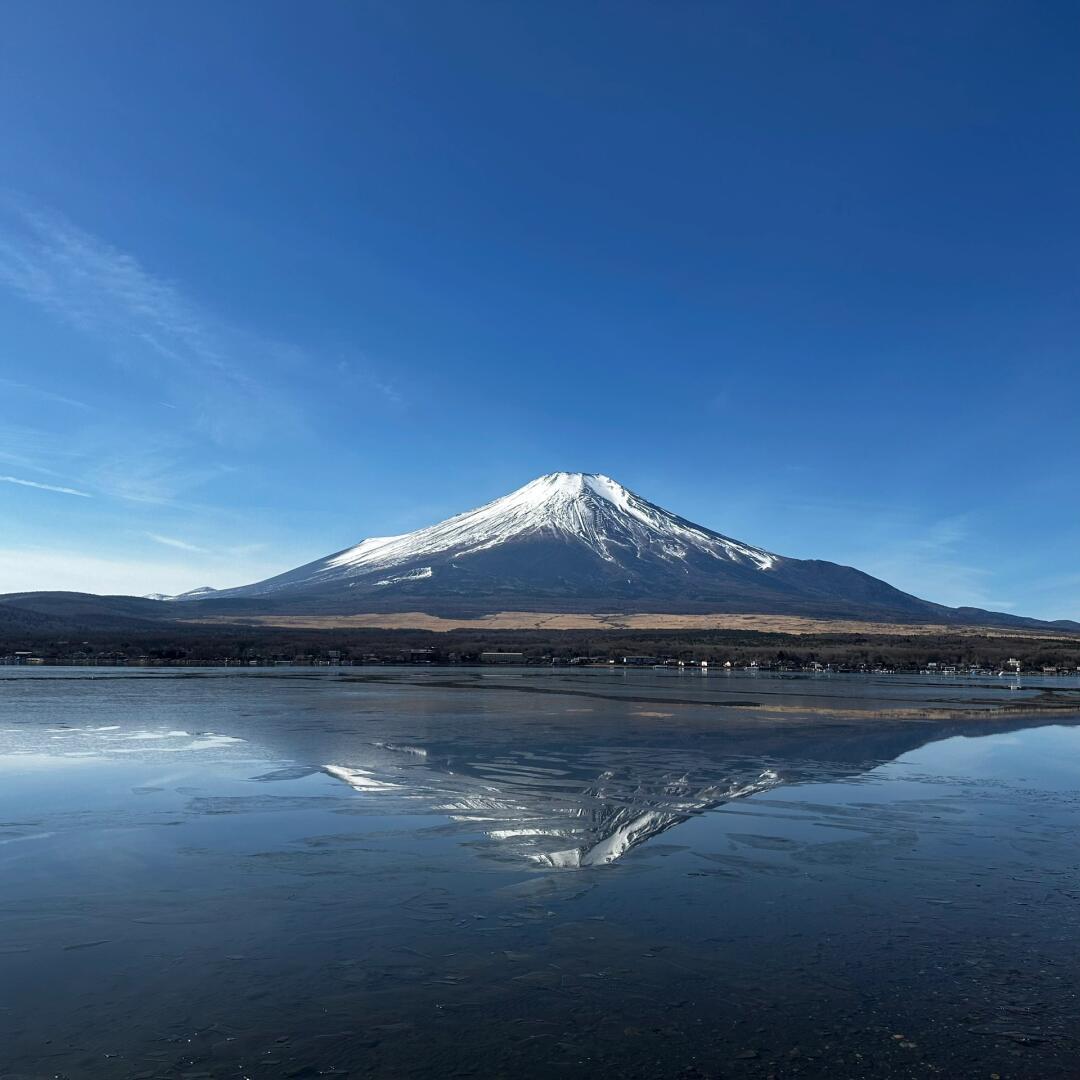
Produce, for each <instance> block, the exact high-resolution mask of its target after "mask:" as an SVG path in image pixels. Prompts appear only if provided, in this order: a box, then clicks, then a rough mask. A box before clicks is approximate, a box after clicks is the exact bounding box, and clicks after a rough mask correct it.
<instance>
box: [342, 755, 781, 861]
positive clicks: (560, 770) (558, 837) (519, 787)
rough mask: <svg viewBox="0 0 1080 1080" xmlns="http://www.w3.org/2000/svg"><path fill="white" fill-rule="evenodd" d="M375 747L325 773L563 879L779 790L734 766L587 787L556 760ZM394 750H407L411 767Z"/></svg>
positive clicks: (641, 771)
mask: <svg viewBox="0 0 1080 1080" xmlns="http://www.w3.org/2000/svg"><path fill="white" fill-rule="evenodd" d="M374 747H375V748H374V752H372V751H368V752H367V753H366V754H365V756H364V762H363V766H360V767H358V766H356V765H348V766H346V765H326V766H323V771H324V772H326V773H327V774H328V775H330V776H333V777H335V778H336V779H338V780H343V781H344V782H345V783H347V784H348V785H349V786H350V787H352V788H353V789H354V790H356V791H359V792H363V793H365V794H369V793H383V794H384V795H387V796H389V795H396V796H397V797H398V798H405V799H409V800H410V801H412V802H413V803H414V805H415V802H417V801H419V802H421V803H422V804H423V805H424V807H425V811H430V812H435V813H442V814H446V815H447V816H448V817H449V818H450V820H451V821H454V822H458V823H460V824H461V825H462V826H463V827H465V828H468V829H469V830H470V831H471V832H473V833H477V832H479V833H482V834H483V835H485V836H486V837H488V839H490V840H493V841H496V842H497V843H498V844H499V845H500V847H501V848H502V849H503V850H504V851H506V852H508V853H511V854H513V855H514V856H516V857H517V858H521V859H526V860H528V861H530V862H533V863H536V864H539V865H541V866H549V867H554V868H560V869H579V868H583V867H595V866H607V865H610V864H611V863H614V862H616V861H618V860H619V859H621V858H622V857H623V856H624V855H625V854H626V853H627V852H628V851H630V850H631V848H634V847H637V846H638V845H639V844H643V843H645V841H647V840H649V839H651V838H652V837H654V836H657V835H659V834H660V833H662V832H665V831H666V830H667V829H670V828H672V827H674V826H676V825H678V824H680V823H681V822H683V821H686V820H687V819H688V818H690V817H692V816H694V815H695V814H700V813H703V812H705V811H707V810H711V809H713V808H715V807H718V806H722V805H723V804H724V803H726V802H730V801H731V800H733V799H742V798H746V797H747V796H749V795H753V794H755V793H756V792H759V791H765V790H767V789H768V788H771V787H775V786H776V785H777V784H780V783H781V779H780V776H779V775H778V774H777V773H776V772H774V771H773V770H772V769H764V770H762V771H755V772H753V773H751V774H750V776H749V777H747V776H745V775H744V776H742V777H740V776H739V775H738V771H739V769H738V766H736V769H735V771H734V773H728V772H727V771H726V769H725V773H721V774H720V776H716V775H715V774H713V775H710V770H709V769H708V768H702V763H700V762H698V763H697V764H696V767H693V768H692V769H691V773H690V774H687V773H686V772H683V771H681V770H680V769H678V767H677V766H675V760H677V758H676V759H672V758H667V759H664V758H662V757H661V758H650V757H648V756H644V757H636V758H633V759H627V760H624V761H623V762H622V763H621V764H620V767H619V768H617V769H616V770H604V771H603V772H601V773H600V774H599V776H597V775H596V774H593V775H594V778H593V780H592V781H591V782H590V781H589V780H588V779H586V778H584V777H581V778H580V779H578V780H575V779H572V778H571V777H572V772H571V770H569V769H567V768H565V767H555V768H552V767H550V759H548V761H545V764H544V765H541V764H539V763H538V761H537V760H536V759H533V758H529V757H526V758H525V759H515V758H514V757H513V756H512V755H511V756H509V757H500V758H498V759H496V760H494V761H486V762H485V761H482V760H477V759H476V758H472V759H471V760H470V759H467V760H466V761H464V762H463V761H460V760H454V759H445V760H443V759H440V758H438V757H435V758H433V757H432V756H431V754H430V753H429V752H428V751H423V750H421V749H420V748H419V747H404V746H393V747H391V746H390V745H389V744H387V743H377V744H374ZM388 750H390V751H402V750H404V751H405V753H406V754H408V755H409V756H410V757H412V758H413V760H412V761H409V760H408V759H405V760H402V758H401V757H400V756H398V755H397V754H394V753H389V754H388V753H387V751H388ZM673 766H675V767H673ZM758 768H759V769H760V766H758ZM578 775H579V776H580V773H579V774H578Z"/></svg>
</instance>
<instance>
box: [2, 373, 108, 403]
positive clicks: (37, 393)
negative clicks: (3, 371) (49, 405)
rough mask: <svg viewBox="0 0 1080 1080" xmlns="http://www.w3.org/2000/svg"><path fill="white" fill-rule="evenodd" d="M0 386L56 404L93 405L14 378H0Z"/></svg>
mask: <svg viewBox="0 0 1080 1080" xmlns="http://www.w3.org/2000/svg"><path fill="white" fill-rule="evenodd" d="M0 386H2V387H3V388H4V389H5V390H9V391H13V392H15V393H18V394H26V395H27V396H28V397H33V398H38V399H40V400H41V401H52V402H55V403H56V404H57V405H69V406H71V408H73V409H86V410H89V409H93V406H92V405H88V404H87V403H86V402H85V401H79V400H78V399H77V398H71V397H65V396H64V395H63V394H57V393H54V392H53V391H52V390H46V389H44V387H41V386H30V385H29V384H28V383H22V382H16V381H15V380H14V379H0Z"/></svg>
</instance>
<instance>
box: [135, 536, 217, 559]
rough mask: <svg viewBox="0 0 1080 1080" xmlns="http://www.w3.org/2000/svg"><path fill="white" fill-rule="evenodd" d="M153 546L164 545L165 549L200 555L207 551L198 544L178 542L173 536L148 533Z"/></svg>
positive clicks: (184, 541)
mask: <svg viewBox="0 0 1080 1080" xmlns="http://www.w3.org/2000/svg"><path fill="white" fill-rule="evenodd" d="M146 535H147V536H148V537H149V538H150V539H151V540H153V541H154V543H155V544H164V545H165V547H171V548H178V549H179V550H180V551H194V552H198V553H199V554H201V555H205V554H207V549H206V548H204V547H199V545H198V544H189V543H188V542H187V541H186V540H179V539H177V538H176V537H175V536H162V535H161V533H152V532H148V533H147V534H146Z"/></svg>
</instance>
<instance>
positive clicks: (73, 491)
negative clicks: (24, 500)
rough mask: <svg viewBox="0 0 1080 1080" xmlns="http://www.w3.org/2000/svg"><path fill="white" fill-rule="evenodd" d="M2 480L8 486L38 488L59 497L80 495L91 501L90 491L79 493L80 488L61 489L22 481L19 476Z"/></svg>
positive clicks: (51, 485)
mask: <svg viewBox="0 0 1080 1080" xmlns="http://www.w3.org/2000/svg"><path fill="white" fill-rule="evenodd" d="M0 480H2V481H4V483H6V484H18V485H19V486H20V487H28V488H37V489H38V491H55V492H56V493H57V494H58V495H78V496H79V498H80V499H91V498H93V496H92V495H91V494H90V492H89V491H79V490H78V488H70V487H60V485H58V484H39V483H38V482H37V481H36V480H22V479H20V478H19V477H18V476H0Z"/></svg>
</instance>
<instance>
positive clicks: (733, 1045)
mask: <svg viewBox="0 0 1080 1080" xmlns="http://www.w3.org/2000/svg"><path fill="white" fill-rule="evenodd" d="M1011 685H1012V684H1007V683H1006V684H1003V683H1002V682H1001V681H995V680H985V681H982V682H979V681H978V680H957V679H952V680H934V679H922V678H903V677H895V676H894V677H889V678H880V679H872V678H862V677H841V676H830V677H817V678H811V677H797V678H791V677H788V678H772V677H767V676H733V677H730V678H724V677H722V676H715V677H712V676H711V677H708V678H702V677H700V676H697V675H690V674H689V673H687V674H684V675H679V674H678V673H675V672H668V671H651V670H645V671H630V672H627V671H618V672H608V671H603V670H601V671H540V670H537V669H521V670H519V671H504V670H499V671H490V670H477V671H469V670H466V669H461V668H455V669H445V670H439V669H434V668H432V669H400V670H394V669H360V670H356V671H353V670H349V669H342V670H312V669H295V670H281V669H276V670H272V671H263V670H253V671H243V672H229V671H212V670H207V671H197V670H171V671H153V670H139V671H130V670H123V669H118V670H102V669H85V670H79V669H46V670H36V671H35V670H15V669H7V670H2V669H0V875H2V878H0V880H2V882H3V891H2V894H0V974H2V983H0V985H3V987H4V988H5V994H4V996H3V999H2V1000H0V1076H4V1077H8V1076H35V1077H37V1076H41V1077H45V1076H49V1077H53V1076H68V1077H91V1078H96V1077H159V1076H161V1077H174V1076H175V1077H196V1076H213V1077H230V1076H236V1077H241V1076H264V1077H278V1076H282V1077H314V1076H319V1075H331V1076H341V1075H351V1076H430V1075H439V1076H458V1075H460V1076H469V1075H475V1076H507V1077H510V1076H515V1077H518V1076H552V1075H567V1076H578V1075H580V1076H584V1075H589V1076H610V1077H616V1076H619V1077H622V1076H630V1077H635V1076H640V1077H655V1076H682V1077H714V1076H715V1077H743V1076H745V1077H767V1076H785V1077H786V1076H805V1077H818V1076H820V1077H825V1076H830V1077H836V1076H856V1075H857V1076H871V1077H876V1076H881V1077H891V1076H897V1077H900V1076H903V1077H908V1076H924V1075H925V1076H952V1077H956V1076H964V1077H966V1076H972V1077H989V1076H991V1074H993V1073H997V1074H998V1075H999V1076H1001V1077H1053V1076H1061V1077H1072V1076H1076V1075H1077V1074H1078V1071H1080V1069H1078V1067H1077V1061H1078V1053H1080V1047H1078V1046H1077V1041H1076V1034H1075V1033H1076V1032H1077V1031H1080V1005H1078V998H1077V989H1076V988H1077V977H1078V975H1080V956H1078V951H1077V941H1078V940H1080V934H1078V931H1080V907H1078V904H1077V901H1078V899H1080V844H1078V843H1077V840H1076V835H1077V825H1078V824H1080V794H1078V789H1080V754H1078V751H1080V729H1078V728H1075V727H1072V726H1071V723H1070V721H1071V719H1072V718H1071V717H1061V718H1058V719H1056V721H1055V723H1054V724H1050V723H1048V722H1047V721H1045V720H1039V719H1032V718H1027V719H1026V718H1023V717H1020V716H1014V717H1010V718H998V719H996V720H993V721H991V722H986V721H981V722H980V721H972V720H970V719H965V718H964V713H965V710H967V709H970V706H971V703H972V702H973V701H974V702H989V703H996V702H999V701H1001V700H1002V699H1003V697H1008V698H1009V699H1010V700H1012V699H1013V698H1015V697H1017V696H1019V697H1021V698H1022V697H1023V696H1024V695H1034V694H1037V693H1041V692H1044V691H1045V689H1046V687H1047V685H1054V684H1052V683H1049V684H1048V683H1046V682H1044V681H1042V680H1040V681H1039V683H1038V685H1034V684H1032V685H1024V686H1021V687H1020V688H1019V689H1011V688H1010V687H1011ZM1060 686H1061V688H1062V689H1068V688H1069V687H1070V686H1075V680H1073V681H1072V682H1070V681H1068V680H1061V682H1060ZM763 703H771V704H772V705H773V706H774V708H773V710H772V711H771V712H768V713H765V712H763V711H762V705H763ZM775 706H779V707H780V708H781V710H782V711H783V713H784V715H785V716H787V717H790V718H791V719H792V720H793V721H798V722H795V723H793V724H792V725H784V724H777V723H776V718H777V712H776V708H775ZM916 706H917V707H918V708H921V709H925V710H926V711H927V713H928V714H933V715H935V716H938V717H945V719H938V720H936V721H934V722H913V721H911V720H905V721H902V722H897V721H880V720H877V721H867V720H865V719H862V720H858V719H853V718H852V717H854V716H855V715H856V714H857V713H858V712H859V710H875V709H876V710H882V709H890V708H898V709H910V708H912V707H916ZM830 709H832V710H835V712H836V713H837V714H838V715H839V716H840V717H841V719H835V718H830V716H829V710H830ZM953 714H955V719H951V718H950V717H952V715H953Z"/></svg>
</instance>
